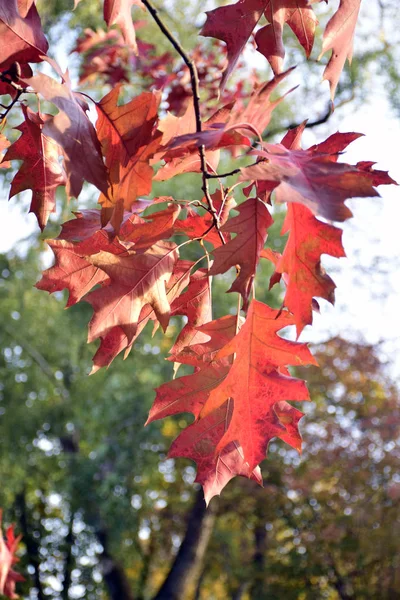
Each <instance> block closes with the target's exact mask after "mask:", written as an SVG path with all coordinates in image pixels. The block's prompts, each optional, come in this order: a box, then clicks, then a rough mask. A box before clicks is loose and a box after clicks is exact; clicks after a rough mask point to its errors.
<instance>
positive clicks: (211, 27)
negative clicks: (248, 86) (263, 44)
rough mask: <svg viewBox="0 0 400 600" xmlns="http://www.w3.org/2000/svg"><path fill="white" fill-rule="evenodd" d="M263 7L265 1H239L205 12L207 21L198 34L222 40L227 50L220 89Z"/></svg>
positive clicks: (259, 17) (261, 13) (223, 85)
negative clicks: (226, 62)
mask: <svg viewBox="0 0 400 600" xmlns="http://www.w3.org/2000/svg"><path fill="white" fill-rule="evenodd" d="M265 7H266V0H239V2H237V3H236V4H229V5H228V6H221V7H219V8H215V9H214V10H211V11H208V12H206V15H207V20H206V22H205V25H204V27H203V29H202V30H201V32H200V34H201V35H204V36H206V37H214V38H217V39H218V40H222V41H223V42H225V43H226V48H227V54H228V66H227V68H226V69H225V71H224V73H223V75H222V80H221V84H220V85H221V88H224V87H225V85H226V82H227V80H228V77H229V75H230V74H231V73H232V71H233V69H234V68H235V66H236V63H237V61H238V60H239V56H240V54H241V52H242V51H243V49H244V47H245V45H246V43H247V41H248V39H249V37H250V36H251V34H252V32H253V29H254V28H255V26H256V25H257V23H258V22H259V20H260V19H261V17H262V15H263V12H264V10H265Z"/></svg>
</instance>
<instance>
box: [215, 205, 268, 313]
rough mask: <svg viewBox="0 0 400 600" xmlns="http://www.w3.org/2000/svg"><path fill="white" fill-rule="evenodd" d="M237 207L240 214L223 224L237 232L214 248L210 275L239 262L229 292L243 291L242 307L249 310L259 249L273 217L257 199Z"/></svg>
mask: <svg viewBox="0 0 400 600" xmlns="http://www.w3.org/2000/svg"><path fill="white" fill-rule="evenodd" d="M236 210H238V212H239V215H238V216H237V217H234V218H232V219H230V220H229V221H228V222H227V223H226V225H224V227H222V233H225V232H228V233H233V232H234V233H236V234H237V235H236V237H235V238H234V239H232V240H231V241H229V242H228V243H227V244H224V245H221V246H220V247H219V248H216V249H215V250H214V252H213V254H214V258H215V260H214V263H213V265H212V267H211V269H210V275H217V274H219V273H225V272H226V271H228V269H230V268H231V267H235V266H236V265H239V266H240V270H239V274H238V276H237V277H236V279H235V281H234V282H233V284H232V286H231V288H230V290H229V291H230V292H238V293H239V294H241V296H242V298H243V305H244V306H243V307H244V310H246V308H247V302H248V298H249V294H250V292H251V286H252V283H253V280H254V277H255V272H256V269H257V265H258V261H259V257H260V252H261V250H262V249H263V247H264V244H265V240H266V239H267V230H268V228H269V227H270V226H271V225H272V223H273V220H272V217H271V215H270V214H269V212H268V209H267V207H266V205H265V204H264V203H263V202H261V201H260V200H258V199H257V198H250V199H249V200H246V202H244V203H243V204H241V205H240V206H239V207H238V208H237V209H236Z"/></svg>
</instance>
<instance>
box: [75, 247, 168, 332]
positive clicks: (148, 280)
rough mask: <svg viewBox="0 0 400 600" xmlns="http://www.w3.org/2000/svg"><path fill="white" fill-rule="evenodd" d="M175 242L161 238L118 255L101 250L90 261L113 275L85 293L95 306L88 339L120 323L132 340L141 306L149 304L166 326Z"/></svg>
mask: <svg viewBox="0 0 400 600" xmlns="http://www.w3.org/2000/svg"><path fill="white" fill-rule="evenodd" d="M176 248H177V246H176V244H174V243H172V242H159V243H158V244H155V245H154V246H152V248H150V249H149V250H147V251H146V252H144V253H143V254H135V253H128V252H127V253H125V254H124V255H120V256H115V255H113V254H110V253H108V252H99V253H97V254H95V255H93V256H91V257H90V258H89V261H90V262H91V263H92V264H93V265H95V266H97V267H99V268H100V269H102V270H103V271H104V272H105V273H107V275H108V276H109V277H110V278H111V283H110V284H109V285H106V286H104V287H102V288H100V289H98V290H95V291H93V292H91V293H90V294H89V295H88V296H86V297H85V300H86V302H89V303H90V304H91V305H92V306H93V309H94V314H93V317H92V320H91V321H90V325H89V341H93V340H95V339H96V338H98V337H104V336H105V335H106V334H107V333H108V332H109V331H111V329H113V327H116V326H119V327H121V329H122V330H123V331H124V332H125V334H126V335H127V337H128V342H131V341H132V338H133V336H134V335H135V333H136V330H137V326H138V319H139V316H140V313H141V310H142V308H143V307H144V306H145V305H146V304H150V305H151V306H152V308H153V309H154V312H155V314H156V316H157V319H158V320H159V322H160V324H161V326H162V328H163V329H164V330H165V329H166V327H167V325H168V321H169V315H170V305H169V302H168V298H167V293H166V284H167V283H168V281H169V279H170V277H171V275H172V271H173V268H174V265H175V263H176V261H177V259H178V252H177V249H176Z"/></svg>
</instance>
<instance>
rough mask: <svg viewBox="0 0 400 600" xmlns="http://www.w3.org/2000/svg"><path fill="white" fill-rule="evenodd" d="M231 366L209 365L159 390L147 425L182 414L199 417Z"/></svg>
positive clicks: (165, 384)
mask: <svg viewBox="0 0 400 600" xmlns="http://www.w3.org/2000/svg"><path fill="white" fill-rule="evenodd" d="M228 371H229V366H227V365H222V364H221V361H220V363H217V364H209V365H207V367H206V368H203V369H201V370H200V371H197V372H195V373H192V374H191V375H184V376H183V377H177V378H176V379H173V380H172V381H168V382H167V383H163V384H162V385H161V386H160V387H158V388H157V390H156V392H157V395H156V398H155V400H154V404H153V406H152V407H151V409H150V412H149V418H148V419H147V422H146V425H148V424H149V423H151V422H152V421H156V420H157V419H163V418H164V417H168V416H170V415H176V414H178V413H182V412H190V413H192V414H193V415H194V416H195V417H198V416H199V414H200V411H201V410H202V408H203V406H204V404H205V402H206V400H207V398H208V397H209V395H210V392H211V390H213V389H214V388H216V387H217V386H218V385H219V384H220V383H221V382H222V381H223V380H224V379H225V377H226V376H227V374H228Z"/></svg>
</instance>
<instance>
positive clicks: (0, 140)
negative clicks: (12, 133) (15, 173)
mask: <svg viewBox="0 0 400 600" xmlns="http://www.w3.org/2000/svg"><path fill="white" fill-rule="evenodd" d="M10 143H11V142H9V141H8V139H7V138H6V137H5V136H4V135H3V134H2V133H0V169H9V168H10V167H11V164H10V163H9V162H8V161H5V160H4V156H5V152H4V153H3V150H6V149H7V148H8V147H9V146H10Z"/></svg>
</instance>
